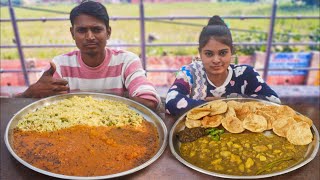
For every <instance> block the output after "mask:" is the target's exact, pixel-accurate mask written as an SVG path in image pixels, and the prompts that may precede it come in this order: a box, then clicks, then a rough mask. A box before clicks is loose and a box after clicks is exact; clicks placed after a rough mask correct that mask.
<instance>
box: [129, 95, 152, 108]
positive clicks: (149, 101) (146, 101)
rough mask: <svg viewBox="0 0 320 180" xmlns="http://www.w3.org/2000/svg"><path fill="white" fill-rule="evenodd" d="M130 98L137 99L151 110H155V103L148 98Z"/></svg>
mask: <svg viewBox="0 0 320 180" xmlns="http://www.w3.org/2000/svg"><path fill="white" fill-rule="evenodd" d="M130 99H132V100H134V101H137V102H139V103H141V104H143V105H145V106H147V107H148V108H150V109H152V110H153V111H155V110H156V109H157V103H156V102H154V101H151V100H148V99H142V98H139V97H130Z"/></svg>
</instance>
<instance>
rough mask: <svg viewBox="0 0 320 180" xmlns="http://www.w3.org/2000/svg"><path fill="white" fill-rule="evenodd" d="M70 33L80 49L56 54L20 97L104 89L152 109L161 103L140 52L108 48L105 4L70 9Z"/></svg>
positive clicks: (107, 19)
mask: <svg viewBox="0 0 320 180" xmlns="http://www.w3.org/2000/svg"><path fill="white" fill-rule="evenodd" d="M70 21H71V24H72V27H71V28H70V32H71V35H72V37H73V39H74V40H75V43H76V45H77V47H78V48H79V50H76V51H73V52H70V53H67V54H64V55H60V56H57V57H55V58H54V59H53V62H50V69H48V70H47V71H46V72H44V74H43V75H42V77H41V78H40V79H39V80H38V81H37V82H36V83H35V84H32V85H31V86H30V87H29V88H28V89H27V90H26V91H25V92H23V93H22V94H20V95H19V96H20V97H36V98H39V97H40V98H42V97H47V96H51V95H57V94H63V93H67V92H69V91H70V92H77V91H86V92H88V91H90V92H105V93H113V94H117V95H121V96H123V95H124V93H125V92H128V94H129V97H130V98H131V99H133V100H135V101H137V102H139V103H142V104H144V105H146V106H147V107H149V108H151V109H156V108H157V107H158V105H159V104H160V97H159V95H158V94H157V92H156V90H155V88H154V86H153V85H152V84H151V83H150V82H148V80H147V79H146V76H145V71H144V70H143V69H142V66H141V62H140V59H139V57H138V56H137V55H135V54H133V53H131V52H128V51H118V50H113V49H109V48H106V43H107V40H108V39H109V38H110V35H111V27H110V26H109V16H108V13H107V10H106V8H105V7H104V6H103V5H102V4H100V3H98V2H94V1H84V2H82V3H81V4H80V5H78V6H76V7H75V8H73V9H72V11H71V13H70Z"/></svg>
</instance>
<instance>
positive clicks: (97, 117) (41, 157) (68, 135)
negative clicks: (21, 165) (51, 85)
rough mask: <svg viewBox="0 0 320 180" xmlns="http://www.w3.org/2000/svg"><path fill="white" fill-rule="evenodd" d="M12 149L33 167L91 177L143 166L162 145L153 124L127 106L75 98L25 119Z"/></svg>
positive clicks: (50, 106) (16, 132)
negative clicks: (116, 108)
mask: <svg viewBox="0 0 320 180" xmlns="http://www.w3.org/2000/svg"><path fill="white" fill-rule="evenodd" d="M113 105H116V106H117V107H118V110H119V109H120V111H117V110H113V111H112V109H114V108H112V106H113ZM95 106H97V107H95ZM70 108H72V110H70V111H68V109H70ZM52 109H54V110H52ZM74 112H76V113H75V114H74ZM115 120H116V121H115ZM39 121H40V122H42V123H39ZM104 122H108V123H104ZM110 122H111V123H110ZM12 146H13V149H14V151H15V153H16V154H17V155H18V156H19V157H20V158H21V159H23V160H24V161H26V162H27V163H29V164H31V165H32V166H34V167H37V168H39V169H42V170H45V171H48V172H52V173H56V174H62V175H69V176H83V177H88V176H105V175H110V174H116V173H120V172H124V171H127V170H130V169H133V168H135V167H137V166H139V165H142V164H143V163H145V162H147V161H148V160H150V159H151V158H152V157H153V156H154V155H155V154H156V153H157V151H158V150H159V146H160V144H159V135H158V131H157V128H156V127H155V125H154V124H153V123H152V122H149V121H146V120H145V119H144V118H143V117H142V116H141V115H140V114H139V113H137V112H134V111H133V110H132V109H129V108H128V106H127V105H125V104H119V103H118V102H114V101H101V100H95V99H93V98H91V97H86V98H79V97H74V98H71V99H65V100H62V101H60V102H58V103H56V104H51V105H49V106H46V107H42V108H39V109H37V110H36V111H34V112H31V113H29V114H27V115H26V116H25V117H24V118H23V119H21V120H20V121H19V123H18V126H17V127H16V128H15V129H14V130H13V145H12Z"/></svg>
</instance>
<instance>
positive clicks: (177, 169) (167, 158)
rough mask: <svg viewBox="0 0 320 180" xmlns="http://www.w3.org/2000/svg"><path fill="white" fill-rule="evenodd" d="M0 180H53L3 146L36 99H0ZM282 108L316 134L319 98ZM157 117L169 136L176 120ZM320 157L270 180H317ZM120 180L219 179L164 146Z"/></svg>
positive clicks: (292, 102) (290, 101)
mask: <svg viewBox="0 0 320 180" xmlns="http://www.w3.org/2000/svg"><path fill="white" fill-rule="evenodd" d="M0 101H1V121H0V123H1V159H0V161H1V168H0V171H1V178H0V179H1V180H21V179H23V180H24V179H30V180H31V179H32V180H37V179H55V178H53V177H49V176H46V175H43V174H40V173H37V172H35V171H33V170H31V169H29V168H27V167H25V166H24V165H22V164H21V163H19V162H18V161H17V160H16V159H14V157H13V156H12V155H11V154H10V153H9V151H8V150H7V148H6V145H5V143H4V133H5V129H6V126H7V124H8V122H9V121H10V119H11V118H12V117H13V115H14V114H15V113H17V112H18V111H19V110H20V109H22V108H23V107H25V106H26V105H28V104H30V103H32V102H35V101H37V99H25V98H1V99H0ZM282 102H283V104H286V105H289V106H290V107H292V108H293V109H295V110H296V111H298V112H300V113H302V114H304V115H307V116H308V117H310V118H311V119H313V123H314V125H315V126H316V128H317V129H318V131H319V121H320V119H319V97H304V98H303V97H301V98H298V97H294V98H286V99H282ZM158 114H159V116H160V117H161V118H162V119H163V121H164V122H165V124H166V126H167V128H168V132H170V129H171V127H172V125H173V124H174V122H175V120H176V118H175V117H172V116H169V115H165V114H164V113H161V112H160V113H158ZM319 163H320V156H319V152H318V153H317V155H316V157H315V159H314V160H312V161H311V162H309V163H308V164H306V165H305V166H303V167H301V168H299V169H297V170H295V171H292V172H289V173H286V174H283V175H280V176H275V177H271V178H270V179H290V180H292V179H297V180H301V179H307V180H319V179H320V177H319V169H320V165H319ZM120 179H161V180H163V179H164V180H166V179H168V180H169V179H174V180H178V179H185V180H189V179H203V180H205V179H221V178H219V177H212V176H209V175H206V174H202V173H200V172H197V171H195V170H192V169H190V168H188V167H187V166H185V165H183V164H182V163H180V162H179V161H178V160H177V159H176V158H175V157H174V156H173V155H172V154H171V152H170V148H169V145H167V147H166V149H165V151H164V153H163V154H162V155H161V157H160V158H159V159H157V160H156V161H155V162H154V163H152V164H151V165H149V166H148V167H146V168H144V169H142V170H140V171H138V172H135V173H133V174H130V175H126V176H123V177H121V178H120Z"/></svg>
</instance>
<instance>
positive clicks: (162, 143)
mask: <svg viewBox="0 0 320 180" xmlns="http://www.w3.org/2000/svg"><path fill="white" fill-rule="evenodd" d="M73 96H78V97H85V96H91V97H92V98H94V99H108V100H113V101H119V102H122V103H124V104H127V105H129V106H130V108H131V109H133V110H134V111H136V112H137V113H139V114H141V115H142V116H143V117H144V119H145V120H147V121H149V122H151V123H152V124H153V125H154V126H155V127H156V129H157V131H158V136H159V149H158V150H157V151H156V153H155V154H154V155H153V157H152V158H150V159H149V160H147V161H146V162H144V163H143V164H141V165H139V166H137V167H134V168H132V169H129V170H127V171H123V172H120V173H116V174H109V175H102V176H88V177H87V176H86V177H84V176H69V175H63V174H57V173H53V172H49V171H46V170H43V169H40V168H37V167H35V166H33V165H31V164H30V163H28V162H26V161H25V160H23V159H22V158H21V157H19V156H18V155H17V153H16V152H15V149H14V148H13V141H14V139H13V129H14V128H15V127H16V126H17V124H18V121H19V120H20V119H21V118H22V117H23V116H24V115H26V114H27V113H29V112H33V111H35V110H36V109H37V108H40V107H43V106H47V105H50V104H52V103H55V102H58V101H61V100H63V99H67V98H71V97H73ZM5 144H6V146H7V148H8V150H9V152H10V153H11V154H12V156H13V157H14V158H15V159H16V160H18V161H19V162H20V163H21V164H23V165H25V166H26V167H28V168H30V169H32V170H34V171H37V172H39V173H42V174H45V175H48V176H52V177H57V178H62V179H108V178H115V177H120V176H124V175H128V174H131V173H134V172H136V171H139V170H141V169H143V168H145V167H147V166H148V165H150V164H151V163H153V162H154V161H156V160H157V159H158V158H159V157H160V156H161V154H162V153H163V152H164V150H165V148H166V144H167V129H166V126H165V124H164V123H163V121H162V119H161V118H160V117H159V116H158V115H157V114H155V113H154V112H153V111H151V110H149V109H148V108H146V107H145V106H143V105H141V104H139V103H137V102H135V101H132V100H130V99H127V98H123V97H119V96H115V95H109V94H100V93H70V94H65V95H58V96H52V97H48V98H45V99H41V100H39V101H36V102H34V103H32V104H30V105H28V106H26V107H24V108H23V109H21V110H20V111H19V112H17V113H16V114H15V115H14V116H13V117H12V119H11V120H10V121H9V123H8V125H7V128H6V132H5ZM124 163H125V162H124Z"/></svg>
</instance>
